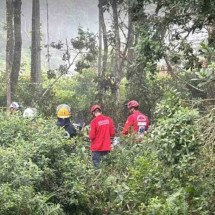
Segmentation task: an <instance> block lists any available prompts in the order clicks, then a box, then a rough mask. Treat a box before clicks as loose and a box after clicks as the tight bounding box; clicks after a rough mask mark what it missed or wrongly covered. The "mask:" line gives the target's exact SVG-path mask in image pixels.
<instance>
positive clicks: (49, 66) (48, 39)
mask: <svg viewBox="0 0 215 215" xmlns="http://www.w3.org/2000/svg"><path fill="white" fill-rule="evenodd" d="M46 21H47V31H46V33H47V62H48V71H50V70H51V63H50V58H51V55H50V50H49V47H50V37H49V3H48V0H46Z"/></svg>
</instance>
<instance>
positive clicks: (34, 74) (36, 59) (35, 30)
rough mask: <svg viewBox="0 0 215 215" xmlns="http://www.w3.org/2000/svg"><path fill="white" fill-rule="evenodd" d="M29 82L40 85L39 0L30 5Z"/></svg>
mask: <svg viewBox="0 0 215 215" xmlns="http://www.w3.org/2000/svg"><path fill="white" fill-rule="evenodd" d="M31 43H32V44H31V83H33V84H36V85H38V86H39V85H40V84H41V81H42V74H41V47H40V1H39V0H33V6H32V40H31Z"/></svg>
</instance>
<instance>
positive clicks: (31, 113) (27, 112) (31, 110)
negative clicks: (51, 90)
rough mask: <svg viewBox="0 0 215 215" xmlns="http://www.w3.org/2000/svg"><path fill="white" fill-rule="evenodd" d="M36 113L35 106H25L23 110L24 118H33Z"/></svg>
mask: <svg viewBox="0 0 215 215" xmlns="http://www.w3.org/2000/svg"><path fill="white" fill-rule="evenodd" d="M36 115H37V109H36V108H26V109H25V110H24V112H23V117H24V118H34V117H35V116H36Z"/></svg>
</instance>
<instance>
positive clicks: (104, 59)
mask: <svg viewBox="0 0 215 215" xmlns="http://www.w3.org/2000/svg"><path fill="white" fill-rule="evenodd" d="M101 26H102V36H103V44H104V54H103V58H102V75H104V74H106V70H107V60H108V38H107V29H106V25H105V20H104V9H103V7H102V13H101Z"/></svg>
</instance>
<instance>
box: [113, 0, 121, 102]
mask: <svg viewBox="0 0 215 215" xmlns="http://www.w3.org/2000/svg"><path fill="white" fill-rule="evenodd" d="M111 7H112V11H113V28H114V35H115V41H114V43H115V44H114V46H115V47H114V49H115V67H114V73H115V87H116V88H115V89H116V92H115V95H116V105H119V103H120V91H119V87H120V79H121V74H120V73H121V71H120V35H119V23H118V4H117V1H116V0H111Z"/></svg>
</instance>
